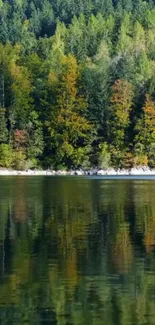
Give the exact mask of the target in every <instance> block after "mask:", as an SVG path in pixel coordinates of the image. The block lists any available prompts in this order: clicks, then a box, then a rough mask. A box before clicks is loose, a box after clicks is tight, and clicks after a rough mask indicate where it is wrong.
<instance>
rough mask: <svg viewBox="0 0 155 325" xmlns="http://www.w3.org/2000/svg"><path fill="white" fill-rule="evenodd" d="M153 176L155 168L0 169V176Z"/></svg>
mask: <svg viewBox="0 0 155 325" xmlns="http://www.w3.org/2000/svg"><path fill="white" fill-rule="evenodd" d="M151 175H152V176H153V175H154V176H155V169H150V168H149V167H137V168H131V169H117V170H116V169H113V168H109V169H106V170H105V169H90V170H82V169H79V170H70V171H64V170H58V171H55V170H31V169H29V170H10V169H4V168H2V169H0V176H151Z"/></svg>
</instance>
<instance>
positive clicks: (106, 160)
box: [98, 143, 111, 169]
mask: <svg viewBox="0 0 155 325" xmlns="http://www.w3.org/2000/svg"><path fill="white" fill-rule="evenodd" d="M99 149H100V153H99V158H98V167H99V168H103V169H108V168H109V167H110V163H111V156H110V153H109V150H108V145H107V143H101V144H100V145H99Z"/></svg>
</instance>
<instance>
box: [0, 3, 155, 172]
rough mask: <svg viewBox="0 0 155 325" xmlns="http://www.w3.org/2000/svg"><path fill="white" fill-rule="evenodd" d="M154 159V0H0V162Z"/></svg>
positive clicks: (124, 163) (31, 164) (19, 165)
mask: <svg viewBox="0 0 155 325" xmlns="http://www.w3.org/2000/svg"><path fill="white" fill-rule="evenodd" d="M139 165H142V166H143V165H145V166H147V165H148V166H149V167H151V168H152V167H155V4H154V2H153V1H148V2H146V1H142V0H136V1H132V0H128V1H127V0H120V1H113V2H112V0H102V1H101V0H95V1H94V0H87V1H81V0H79V1H74V0H68V1H64V0H58V1H56V0H44V1H39V0H38V1H37V0H36V1H29V0H12V1H11V0H10V1H2V0H1V1H0V166H1V167H7V168H8V167H9V168H16V169H27V168H35V167H37V168H40V167H43V168H57V169H62V168H79V167H82V168H89V167H90V166H93V167H94V166H97V167H99V168H107V167H109V166H112V167H115V168H118V167H120V168H121V167H124V168H130V167H132V166H139Z"/></svg>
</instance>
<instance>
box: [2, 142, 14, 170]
mask: <svg viewBox="0 0 155 325" xmlns="http://www.w3.org/2000/svg"><path fill="white" fill-rule="evenodd" d="M13 159H14V156H13V149H12V147H11V146H10V145H9V144H0V166H1V167H6V168H11V167H12V164H13Z"/></svg>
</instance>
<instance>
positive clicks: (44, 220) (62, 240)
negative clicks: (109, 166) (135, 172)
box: [0, 177, 155, 325]
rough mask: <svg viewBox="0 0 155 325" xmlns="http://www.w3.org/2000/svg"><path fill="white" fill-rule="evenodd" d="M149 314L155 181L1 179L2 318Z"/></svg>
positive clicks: (148, 319)
mask: <svg viewBox="0 0 155 325" xmlns="http://www.w3.org/2000/svg"><path fill="white" fill-rule="evenodd" d="M154 319H155V181H151V180H150V181H147V180H143V181H141V180H123V181H121V180H117V181H116V180H108V181H107V180H102V179H89V178H85V179H84V178H59V177H56V178H46V177H36V178H31V177H30V178H24V177H19V178H18V177H12V178H7V177H5V178H3V177H1V179H0V324H9V325H10V324H16V325H18V324H19V325H21V324H53V325H55V324H58V325H69V324H70V325H71V324H75V325H81V324H84V325H87V324H88V325H94V324H95V325H98V324H99V325H100V324H106V325H117V324H118V325H129V324H130V325H131V324H136V325H141V324H149V325H152V324H154Z"/></svg>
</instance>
